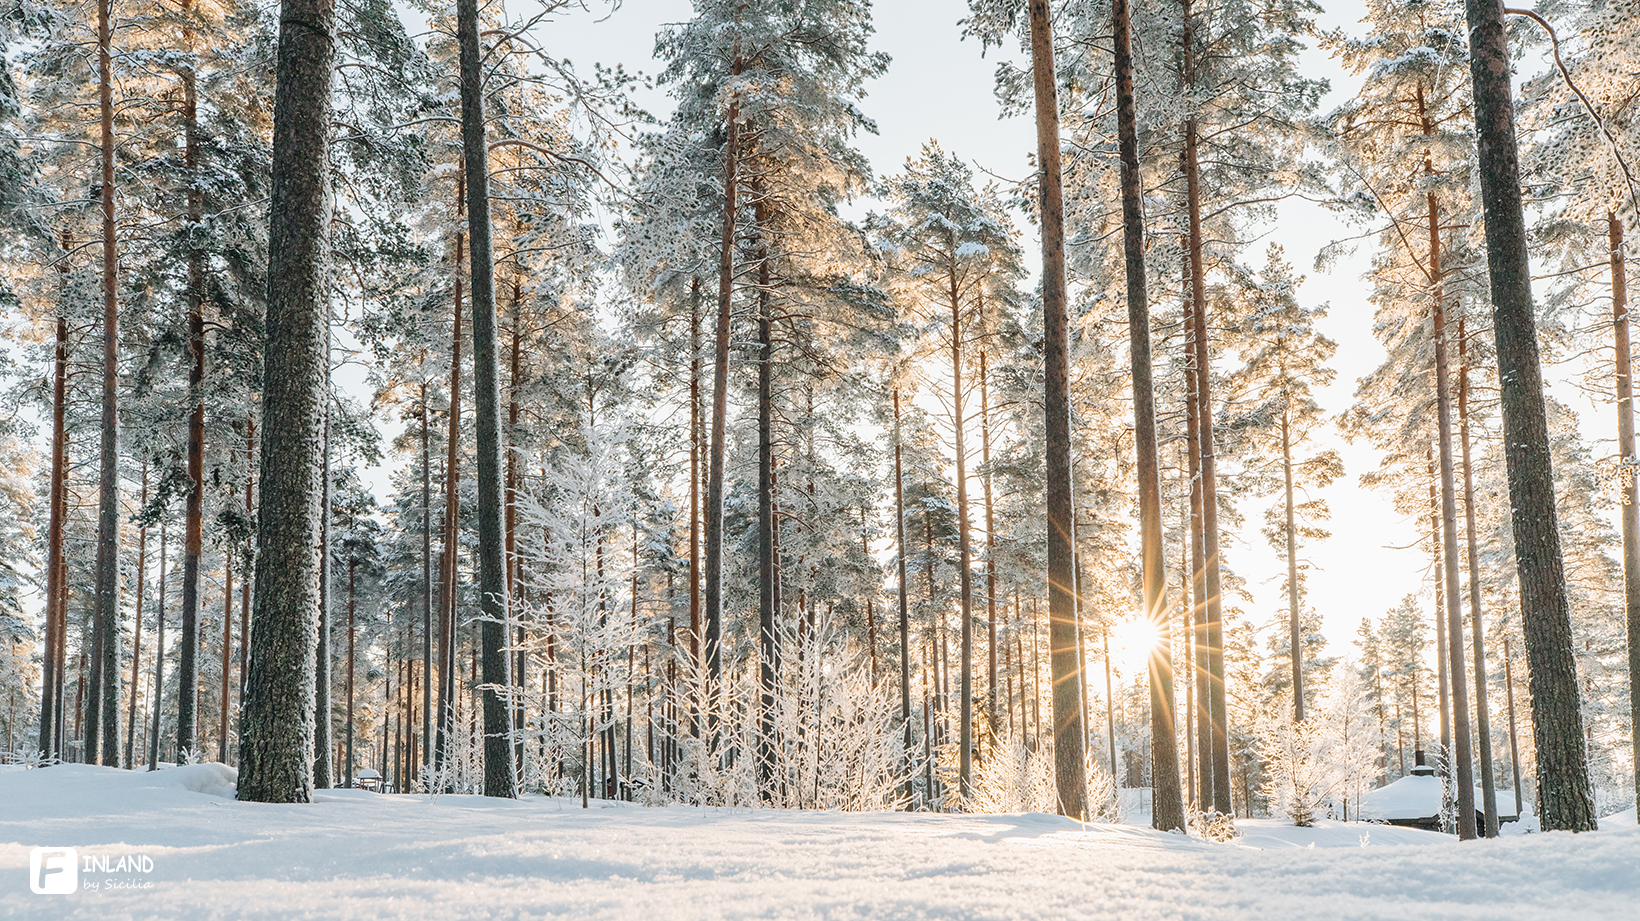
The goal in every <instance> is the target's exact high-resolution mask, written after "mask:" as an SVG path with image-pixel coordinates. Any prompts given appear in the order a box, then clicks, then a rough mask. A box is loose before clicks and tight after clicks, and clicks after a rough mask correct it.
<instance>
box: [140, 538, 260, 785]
mask: <svg viewBox="0 0 1640 921" xmlns="http://www.w3.org/2000/svg"><path fill="white" fill-rule="evenodd" d="M169 537H170V534H169V533H168V532H167V529H166V522H165V519H164V518H161V519H160V520H159V597H158V598H157V599H155V600H156V601H157V604H156V608H157V609H158V610H157V611H156V613H157V614H158V620H159V623H158V624H157V625H156V629H155V630H154V729H153V732H152V733H151V734H150V735H149V737H148V770H150V771H154V770H158V769H159V737H160V729H161V728H163V726H164V723H163V721H162V720H161V719H160V715H161V714H162V713H164V712H165V707H164V706H163V704H164V700H165V570H166V564H167V562H168V560H167V559H166V551H167V550H168V549H169V547H168V546H167V544H169V543H170V541H169V540H168V538H169ZM240 707H241V709H243V707H244V703H243V698H241V703H240Z"/></svg>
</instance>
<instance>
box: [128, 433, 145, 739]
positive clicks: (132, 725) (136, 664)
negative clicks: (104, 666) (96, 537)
mask: <svg viewBox="0 0 1640 921" xmlns="http://www.w3.org/2000/svg"><path fill="white" fill-rule="evenodd" d="M141 496H142V498H141V506H142V507H144V508H146V507H147V506H148V463H147V462H146V461H144V462H143V465H142V493H141ZM147 578H148V526H147V525H143V526H142V527H140V528H138V529H137V622H136V625H135V626H134V627H133V628H132V631H131V696H130V698H129V700H130V704H129V706H128V707H127V709H126V712H125V760H124V761H122V762H121V763H122V764H123V765H124V766H125V769H126V770H128V771H129V770H131V767H132V765H133V764H134V763H135V759H136V757H137V752H136V741H137V684H138V680H137V679H138V678H139V677H141V674H142V671H141V670H142V601H143V595H144V594H146V593H147V590H148V582H147Z"/></svg>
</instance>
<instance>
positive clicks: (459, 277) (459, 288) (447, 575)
mask: <svg viewBox="0 0 1640 921" xmlns="http://www.w3.org/2000/svg"><path fill="white" fill-rule="evenodd" d="M466 214H467V174H466V167H465V161H463V168H462V173H461V175H459V176H457V177H456V264H455V270H456V271H455V275H456V277H455V305H454V308H453V309H454V317H455V319H454V322H453V325H452V331H453V332H452V339H451V345H450V414H449V418H448V419H447V420H446V421H447V422H448V429H447V431H448V434H447V435H446V436H445V440H444V448H445V452H444V534H443V542H444V546H443V549H442V550H441V551H440V552H439V609H438V618H439V619H438V727H437V733H438V735H437V737H436V740H435V742H434V752H433V766H434V767H435V768H439V767H442V766H443V765H444V756H445V740H446V739H447V738H448V737H449V731H450V710H451V708H452V707H454V706H455V692H456V690H455V689H456V678H455V674H456V549H457V548H456V540H457V537H458V536H459V535H460V532H461V531H460V529H461V493H460V489H459V486H460V483H461V453H460V445H461V305H462V298H463V293H462V292H463V291H464V290H465V288H466V279H465V277H464V274H463V268H462V267H463V265H464V264H465V262H466V259H467V233H466V231H465V229H463V218H464V217H465V216H466Z"/></svg>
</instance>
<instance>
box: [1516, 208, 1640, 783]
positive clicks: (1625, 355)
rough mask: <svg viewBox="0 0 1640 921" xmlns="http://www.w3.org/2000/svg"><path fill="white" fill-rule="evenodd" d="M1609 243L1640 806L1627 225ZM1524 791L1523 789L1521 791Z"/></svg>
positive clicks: (1638, 527)
mask: <svg viewBox="0 0 1640 921" xmlns="http://www.w3.org/2000/svg"><path fill="white" fill-rule="evenodd" d="M1606 238H1607V241H1608V243H1609V246H1610V253H1609V257H1608V258H1609V261H1610V265H1611V273H1612V338H1613V339H1614V341H1615V345H1616V349H1617V369H1616V371H1617V374H1616V377H1617V381H1616V384H1617V462H1618V465H1619V466H1618V482H1619V483H1620V484H1621V486H1622V502H1623V504H1622V514H1623V608H1624V612H1625V615H1626V617H1625V619H1626V620H1627V622H1628V640H1629V725H1630V726H1632V727H1637V728H1635V729H1631V730H1630V731H1629V741H1630V744H1631V745H1632V746H1633V749H1634V750H1633V756H1634V757H1633V759H1632V763H1633V764H1634V790H1635V798H1636V801H1637V802H1640V505H1636V504H1635V501H1636V497H1635V489H1634V466H1633V465H1632V464H1631V460H1632V459H1633V458H1634V378H1633V377H1631V376H1630V375H1631V373H1632V372H1631V371H1630V365H1631V363H1632V360H1633V359H1632V347H1631V346H1630V345H1629V287H1628V273H1627V272H1626V271H1625V266H1624V264H1623V260H1624V253H1623V223H1622V222H1621V221H1619V220H1618V219H1617V215H1616V214H1613V213H1612V212H1610V211H1608V212H1606ZM1517 786H1518V785H1517Z"/></svg>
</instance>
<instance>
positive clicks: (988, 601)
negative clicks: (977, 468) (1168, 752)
mask: <svg viewBox="0 0 1640 921" xmlns="http://www.w3.org/2000/svg"><path fill="white" fill-rule="evenodd" d="M985 377H986V358H985V349H983V348H981V349H980V350H979V444H980V465H981V466H982V467H983V469H984V476H983V477H982V478H981V480H980V483H981V486H982V487H983V488H984V490H985V633H986V636H985V644H986V648H987V649H988V651H989V654H990V658H991V661H990V666H989V673H988V674H987V676H986V681H985V715H986V716H987V717H988V723H989V725H990V726H991V732H992V734H993V735H994V734H995V733H996V731H997V727H998V725H999V724H1000V722H1001V717H1000V716H999V715H998V714H997V541H996V505H995V503H994V501H993V496H992V489H991V394H990V391H989V390H988V389H987V387H988V385H987V382H986V379H985ZM1008 698H1009V702H1008V707H1009V710H1008V712H1009V715H1010V722H1011V721H1012V720H1011V716H1012V714H1013V691H1012V690H1010V691H1009V692H1008Z"/></svg>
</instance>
